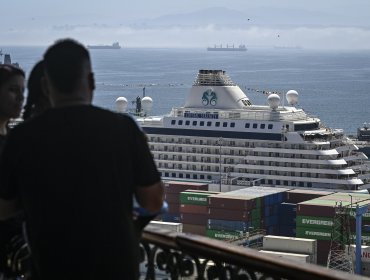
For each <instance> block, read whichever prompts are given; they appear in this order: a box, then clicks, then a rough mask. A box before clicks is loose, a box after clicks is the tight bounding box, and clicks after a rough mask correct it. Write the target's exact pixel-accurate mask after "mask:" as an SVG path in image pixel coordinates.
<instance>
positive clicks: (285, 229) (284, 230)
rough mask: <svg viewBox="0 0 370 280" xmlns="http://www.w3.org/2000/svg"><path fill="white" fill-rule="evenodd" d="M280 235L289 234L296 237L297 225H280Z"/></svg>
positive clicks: (288, 235)
mask: <svg viewBox="0 0 370 280" xmlns="http://www.w3.org/2000/svg"><path fill="white" fill-rule="evenodd" d="M278 235H280V236H287V237H296V227H295V225H291V226H284V225H279V234H278Z"/></svg>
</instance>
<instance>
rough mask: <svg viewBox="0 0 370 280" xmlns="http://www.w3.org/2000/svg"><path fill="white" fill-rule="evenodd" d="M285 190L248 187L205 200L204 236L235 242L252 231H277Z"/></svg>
mask: <svg viewBox="0 0 370 280" xmlns="http://www.w3.org/2000/svg"><path fill="white" fill-rule="evenodd" d="M287 190H288V189H285V188H270V187H250V188H245V189H240V190H236V191H232V192H226V193H222V194H218V195H212V196H209V197H208V218H209V219H208V229H207V236H209V237H211V238H216V239H235V238H238V237H241V236H243V235H244V234H245V233H246V232H248V231H250V230H251V229H261V228H264V229H266V230H267V232H269V233H274V232H275V233H276V232H277V231H278V229H279V227H278V222H279V218H278V217H279V206H280V204H281V202H283V201H284V199H285V192H286V191H287Z"/></svg>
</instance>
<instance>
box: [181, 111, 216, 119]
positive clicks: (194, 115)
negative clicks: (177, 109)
mask: <svg viewBox="0 0 370 280" xmlns="http://www.w3.org/2000/svg"><path fill="white" fill-rule="evenodd" d="M184 117H185V118H200V119H218V113H190V112H185V113H184Z"/></svg>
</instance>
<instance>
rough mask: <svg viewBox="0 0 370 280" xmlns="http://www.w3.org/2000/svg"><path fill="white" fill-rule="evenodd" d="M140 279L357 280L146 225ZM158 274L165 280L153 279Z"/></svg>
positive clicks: (348, 275)
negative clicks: (142, 270) (143, 271)
mask: <svg viewBox="0 0 370 280" xmlns="http://www.w3.org/2000/svg"><path fill="white" fill-rule="evenodd" d="M141 249H142V261H143V262H142V263H144V264H145V265H142V267H144V268H145V270H146V271H145V273H144V275H142V278H141V279H147V280H154V279H198V280H204V279H219V280H223V279H243V280H244V279H245V280H260V279H266V280H267V279H289V280H290V279H297V280H298V279H299V280H305V279H306V280H319V279H320V280H323V279H327V280H329V279H330V280H339V279H340V280H348V279H351V280H360V279H369V278H365V277H361V276H357V275H354V274H348V273H344V272H340V271H334V270H328V269H326V268H325V267H320V266H316V265H313V264H305V263H298V262H292V261H284V260H278V259H275V258H273V257H270V256H265V255H262V254H260V253H258V252H257V251H255V250H252V249H249V248H245V247H238V246H235V245H232V244H228V243H225V242H222V241H218V240H213V239H209V238H207V237H202V236H198V235H193V234H182V233H174V232H170V231H167V230H164V229H158V228H153V227H150V226H148V227H147V228H146V229H145V230H144V232H143V235H142V239H141ZM158 274H161V275H163V274H165V275H167V277H166V278H163V276H162V278H156V275H158Z"/></svg>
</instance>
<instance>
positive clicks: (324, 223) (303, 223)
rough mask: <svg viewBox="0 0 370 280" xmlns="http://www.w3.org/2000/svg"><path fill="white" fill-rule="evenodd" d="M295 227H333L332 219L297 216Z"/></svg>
mask: <svg viewBox="0 0 370 280" xmlns="http://www.w3.org/2000/svg"><path fill="white" fill-rule="evenodd" d="M296 225H297V227H307V228H319V229H329V230H331V229H332V227H333V218H330V217H312V216H297V218H296Z"/></svg>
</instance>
